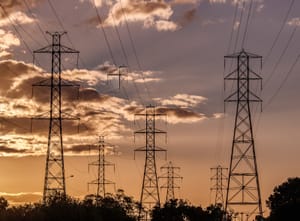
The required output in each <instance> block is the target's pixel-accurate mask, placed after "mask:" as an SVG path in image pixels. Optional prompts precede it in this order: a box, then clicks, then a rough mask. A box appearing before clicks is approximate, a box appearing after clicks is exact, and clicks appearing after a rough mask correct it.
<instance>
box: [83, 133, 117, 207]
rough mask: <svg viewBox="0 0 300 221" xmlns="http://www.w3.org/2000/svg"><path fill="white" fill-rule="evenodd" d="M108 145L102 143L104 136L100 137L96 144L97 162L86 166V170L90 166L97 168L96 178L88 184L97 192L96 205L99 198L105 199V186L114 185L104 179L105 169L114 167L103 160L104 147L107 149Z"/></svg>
mask: <svg viewBox="0 0 300 221" xmlns="http://www.w3.org/2000/svg"><path fill="white" fill-rule="evenodd" d="M107 146H108V144H107V143H105V142H104V136H100V138H99V143H98V157H97V160H96V161H94V162H92V163H90V164H89V165H88V168H90V166H96V167H97V178H96V179H95V180H93V181H91V182H89V183H88V186H89V185H97V191H96V195H95V196H96V203H97V202H98V199H99V197H100V196H101V197H105V196H106V186H107V185H115V183H114V182H112V181H110V180H108V179H106V167H108V166H113V167H114V166H115V164H113V163H111V162H108V161H106V160H105V155H106V153H105V149H106V148H105V147H107Z"/></svg>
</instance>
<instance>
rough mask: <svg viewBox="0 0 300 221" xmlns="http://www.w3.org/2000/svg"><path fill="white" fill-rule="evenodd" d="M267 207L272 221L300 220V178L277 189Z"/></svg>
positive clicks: (290, 179)
mask: <svg viewBox="0 0 300 221" xmlns="http://www.w3.org/2000/svg"><path fill="white" fill-rule="evenodd" d="M267 206H268V208H269V209H270V210H271V212H270V217H269V220H270V221H285V220H300V178H298V177H296V178H289V179H288V180H287V181H286V182H284V183H282V184H281V185H279V186H277V187H275V188H274V190H273V193H272V194H271V195H270V197H269V199H268V200H267Z"/></svg>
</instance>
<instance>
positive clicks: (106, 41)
mask: <svg viewBox="0 0 300 221" xmlns="http://www.w3.org/2000/svg"><path fill="white" fill-rule="evenodd" d="M91 4H93V7H94V9H95V12H96V15H97V19H98V20H99V24H100V27H101V30H102V32H103V36H104V39H105V43H106V46H107V49H108V52H109V55H110V57H111V60H112V62H113V64H114V65H116V59H115V57H114V55H113V52H112V49H111V46H110V43H109V41H108V37H107V34H106V32H105V29H104V27H103V24H102V18H101V15H100V12H99V11H98V9H97V6H96V3H95V0H92V1H91Z"/></svg>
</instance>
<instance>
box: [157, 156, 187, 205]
mask: <svg viewBox="0 0 300 221" xmlns="http://www.w3.org/2000/svg"><path fill="white" fill-rule="evenodd" d="M160 169H161V170H163V171H166V172H165V173H164V174H163V175H161V176H159V178H161V179H167V183H165V184H164V185H162V186H161V187H160V188H164V189H167V193H166V202H169V201H170V200H174V199H176V198H175V189H180V187H179V186H178V185H176V183H175V181H176V180H178V179H180V180H182V179H183V177H182V176H180V175H179V174H178V173H176V171H178V170H180V167H175V166H174V165H173V163H172V161H169V162H168V163H167V164H166V165H164V166H162V167H160Z"/></svg>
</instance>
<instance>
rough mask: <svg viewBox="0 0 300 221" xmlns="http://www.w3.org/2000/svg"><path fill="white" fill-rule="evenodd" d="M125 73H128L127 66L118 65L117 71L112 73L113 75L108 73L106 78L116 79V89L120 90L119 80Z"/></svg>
mask: <svg viewBox="0 0 300 221" xmlns="http://www.w3.org/2000/svg"><path fill="white" fill-rule="evenodd" d="M127 71H128V70H127V66H125V65H120V66H119V67H118V69H117V71H115V72H113V73H108V74H107V78H108V77H109V76H111V77H118V89H120V88H121V79H122V77H123V76H126V74H127Z"/></svg>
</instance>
